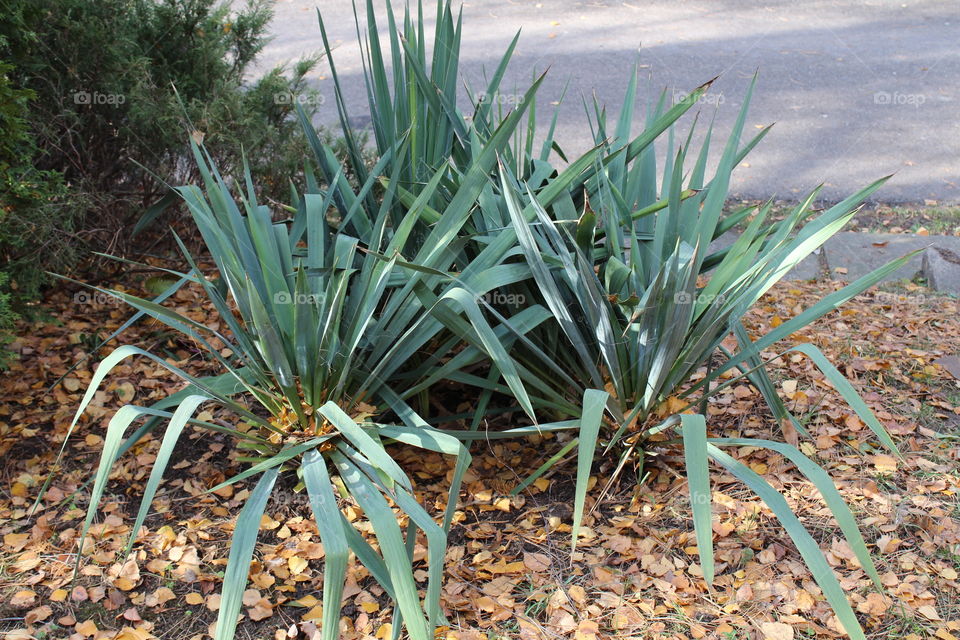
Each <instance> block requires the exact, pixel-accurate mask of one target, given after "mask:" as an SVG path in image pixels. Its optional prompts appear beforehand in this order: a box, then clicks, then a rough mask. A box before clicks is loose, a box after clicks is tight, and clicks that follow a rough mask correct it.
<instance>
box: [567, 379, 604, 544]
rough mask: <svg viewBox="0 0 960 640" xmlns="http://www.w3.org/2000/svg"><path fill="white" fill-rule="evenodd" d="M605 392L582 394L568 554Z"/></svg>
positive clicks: (580, 516) (579, 514)
mask: <svg viewBox="0 0 960 640" xmlns="http://www.w3.org/2000/svg"><path fill="white" fill-rule="evenodd" d="M609 397H610V394H608V393H607V392H606V391H601V390H599V389H587V390H586V391H584V393H583V413H582V414H581V416H580V435H579V437H578V438H577V440H578V441H579V445H578V449H577V480H576V486H575V487H574V494H573V526H572V527H571V530H570V552H571V553H573V552H574V551H576V550H577V537H578V536H579V535H580V526H581V524H582V523H583V512H584V506H585V504H586V500H587V484H589V482H590V467H591V466H592V465H593V453H594V451H595V450H596V446H597V438H598V437H599V434H600V426H601V424H603V413H604V411H605V410H606V406H607V399H608V398H609Z"/></svg>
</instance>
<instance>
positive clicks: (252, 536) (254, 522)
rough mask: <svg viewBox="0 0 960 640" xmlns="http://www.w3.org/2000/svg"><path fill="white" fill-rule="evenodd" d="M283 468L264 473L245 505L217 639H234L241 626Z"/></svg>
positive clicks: (232, 550) (226, 575)
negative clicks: (255, 555) (253, 567)
mask: <svg viewBox="0 0 960 640" xmlns="http://www.w3.org/2000/svg"><path fill="white" fill-rule="evenodd" d="M278 473H279V469H277V468H273V469H270V470H269V471H267V472H265V473H264V474H263V475H262V476H260V480H259V481H257V484H256V486H255V487H254V488H253V490H252V491H251V492H250V497H248V498H247V501H246V502H245V503H244V505H243V509H242V510H241V511H240V515H239V517H237V526H236V527H235V528H234V530H233V537H232V542H231V544H230V555H229V556H228V558H227V569H226V572H225V573H224V576H223V593H222V594H221V595H220V612H219V613H218V614H217V630H216V632H215V633H214V636H213V638H214V640H233V638H234V632H235V631H236V629H237V617H238V615H239V614H240V605H241V604H242V602H243V592H244V591H245V590H246V588H247V575H248V574H249V572H250V559H251V558H252V557H253V548H254V547H255V546H256V544H257V535H258V534H259V533H260V519H261V518H262V517H263V511H264V509H266V506H267V501H268V500H269V499H270V494H271V493H273V485H274V484H275V483H276V481H277V474H278Z"/></svg>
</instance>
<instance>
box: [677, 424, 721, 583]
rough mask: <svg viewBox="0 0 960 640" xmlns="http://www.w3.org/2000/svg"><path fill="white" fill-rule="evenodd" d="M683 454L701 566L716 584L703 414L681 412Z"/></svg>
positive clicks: (707, 578)
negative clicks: (714, 578) (714, 579)
mask: <svg viewBox="0 0 960 640" xmlns="http://www.w3.org/2000/svg"><path fill="white" fill-rule="evenodd" d="M680 432H681V434H682V436H683V455H684V460H685V462H686V468H687V487H688V492H689V495H690V509H691V511H692V513H693V528H694V531H695V532H696V535H697V550H698V553H699V555H700V568H701V569H702V571H703V579H704V580H706V581H707V584H713V574H714V564H713V512H712V510H711V508H710V507H711V505H712V504H713V500H712V498H711V494H710V469H709V467H708V465H707V422H706V419H705V418H704V417H703V416H702V415H700V414H688V413H682V414H680Z"/></svg>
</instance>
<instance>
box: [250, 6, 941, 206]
mask: <svg viewBox="0 0 960 640" xmlns="http://www.w3.org/2000/svg"><path fill="white" fill-rule="evenodd" d="M426 1H427V4H428V5H432V3H431V2H430V0H426ZM402 2H403V0H396V4H397V6H402ZM375 3H376V4H377V5H381V4H382V0H375ZM318 4H319V6H320V7H321V8H322V10H323V12H324V15H325V17H326V19H327V22H328V25H329V29H330V35H331V38H332V40H333V41H334V42H336V43H338V49H337V51H336V52H335V60H336V61H337V65H338V69H339V70H340V71H341V72H342V74H343V75H344V78H345V80H346V84H347V88H348V92H349V96H350V100H351V102H352V104H353V105H354V110H355V113H357V114H360V115H362V114H363V113H365V105H366V99H365V93H364V89H363V84H362V80H361V77H360V72H361V69H360V64H359V57H358V55H357V44H356V32H355V29H354V23H353V14H352V10H351V8H350V1H349V0H277V2H276V5H275V8H276V18H275V20H274V22H273V27H272V28H273V31H274V33H275V36H276V37H275V40H274V41H273V43H272V44H271V45H270V46H269V47H268V49H267V51H266V54H265V56H264V62H265V63H269V64H273V63H276V62H282V61H288V60H291V59H295V58H296V57H298V56H299V55H302V54H304V53H306V52H310V51H313V50H315V49H317V48H318V47H319V45H320V38H319V30H318V28H317V26H316V17H315V12H314V8H315V7H316V6H317V5H318ZM360 4H363V3H362V1H361V2H360ZM427 13H431V11H428V12H427ZM463 13H464V46H463V62H464V69H465V75H466V76H467V78H466V79H467V80H468V81H472V82H474V83H475V84H479V83H477V82H476V81H477V80H478V79H479V78H480V77H481V75H480V74H481V72H482V69H483V68H486V69H487V70H492V68H493V66H494V65H495V63H496V61H497V59H498V57H499V54H500V53H501V52H502V51H503V49H504V48H505V47H506V45H507V44H508V43H509V41H510V39H511V37H512V36H513V34H514V33H515V32H516V30H517V29H519V28H521V27H522V28H523V35H522V36H521V40H520V46H519V48H518V51H517V54H516V56H515V59H514V62H513V65H512V69H513V73H512V74H511V75H510V76H509V77H508V79H507V81H506V83H505V86H507V87H513V86H514V83H516V84H517V85H518V86H522V85H524V84H525V83H526V82H528V81H529V78H530V76H531V74H532V73H533V70H534V69H537V70H543V69H545V68H547V67H548V66H549V67H551V70H550V75H549V77H548V81H547V83H546V85H545V86H544V87H543V89H542V90H541V101H542V102H544V101H546V102H548V101H552V100H556V99H557V98H558V97H559V95H560V93H561V91H562V89H563V86H564V84H565V83H566V82H567V80H568V79H569V80H570V81H571V88H572V91H571V92H570V93H569V94H568V97H567V100H566V101H565V103H564V104H563V105H562V106H561V117H560V128H559V133H558V138H559V139H560V140H561V141H564V143H565V145H564V146H565V148H566V149H568V150H572V151H574V152H576V151H582V150H583V149H585V148H586V147H587V146H588V144H589V142H590V140H589V129H588V128H587V127H586V126H585V117H584V112H583V107H582V102H581V99H580V94H581V93H583V94H585V95H588V96H589V94H590V93H592V92H594V91H595V92H596V93H597V95H598V96H599V97H600V98H601V100H603V101H606V102H607V104H608V105H610V106H611V107H613V108H612V110H613V111H614V112H615V111H616V107H617V106H618V105H619V102H620V99H621V95H622V91H623V88H624V85H625V80H626V78H627V77H628V74H629V73H630V68H631V66H632V65H633V63H634V62H635V61H636V60H637V59H638V56H639V62H640V64H641V66H642V74H643V75H644V79H645V80H648V82H644V83H643V84H646V87H647V90H646V91H645V92H644V95H645V96H651V95H655V93H657V92H659V91H660V90H661V89H662V88H667V90H668V91H669V92H671V93H673V92H680V91H686V90H689V89H692V88H693V87H695V86H697V85H698V84H700V83H702V82H704V81H705V80H708V79H709V78H712V77H713V76H716V75H718V74H719V75H720V76H721V77H720V79H719V80H718V81H717V82H716V83H715V85H714V87H713V88H712V90H711V93H710V94H708V96H707V99H706V100H705V102H704V104H703V105H702V110H703V111H704V112H705V114H704V115H707V116H710V115H712V114H713V111H714V108H715V107H716V106H719V113H718V115H717V129H718V131H719V132H727V131H729V128H730V126H731V124H732V121H733V119H734V117H735V115H736V112H737V110H738V108H739V106H740V104H741V97H742V95H743V92H744V89H745V87H746V85H747V83H748V82H749V79H750V77H751V75H752V74H753V72H754V71H755V70H756V69H759V71H760V83H759V86H758V90H757V93H756V95H755V98H754V101H753V103H752V109H751V112H750V116H749V125H748V127H749V129H750V130H751V131H754V130H755V127H758V126H761V125H763V124H767V123H770V122H777V125H776V126H775V127H774V130H773V131H772V132H771V133H770V135H769V136H768V137H767V139H766V140H765V141H764V142H763V143H762V144H761V146H760V147H758V148H757V149H756V150H755V151H754V152H753V154H751V156H750V157H749V158H748V161H747V165H748V166H742V167H740V168H739V169H738V171H737V173H736V174H735V181H734V183H733V185H732V190H733V193H734V194H735V195H740V196H743V197H757V198H766V197H769V196H770V195H774V194H775V195H778V196H779V197H782V198H796V197H799V196H800V195H802V194H803V193H804V192H806V191H808V190H809V189H811V188H813V187H814V186H816V185H817V184H818V183H820V182H826V185H827V186H826V191H825V197H826V198H828V199H837V198H840V197H842V196H844V195H846V194H848V193H849V192H851V191H852V190H854V189H856V188H858V187H860V186H862V185H864V184H866V183H868V182H870V181H871V180H873V179H875V178H877V177H879V176H881V175H884V174H886V173H892V172H896V174H897V175H896V176H895V177H894V179H893V180H892V181H891V182H890V183H889V184H888V185H887V186H886V187H885V188H884V189H883V190H881V192H880V193H879V194H877V197H878V199H879V200H882V201H886V202H912V203H922V202H924V201H925V200H935V201H938V202H939V203H960V3H958V2H957V1H956V0H896V1H894V0H834V1H830V2H823V1H818V0H805V1H803V2H797V1H795V0H782V1H779V2H778V1H768V2H759V1H756V0H654V1H651V0H626V1H624V0H472V1H471V2H467V3H465V4H464V9H463ZM320 75H323V76H325V77H322V78H320V77H318V82H319V86H320V89H321V92H322V93H323V94H324V95H325V96H326V98H327V100H326V103H325V104H324V105H323V107H322V113H321V120H322V121H324V122H327V123H333V122H335V110H334V105H333V94H332V82H331V80H330V78H329V74H327V73H326V69H323V70H322V72H320V73H318V76H320ZM644 99H646V98H644ZM540 113H541V114H542V116H543V117H544V118H546V117H548V113H547V110H546V109H543V108H541V110H540ZM360 123H362V118H361V119H360Z"/></svg>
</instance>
